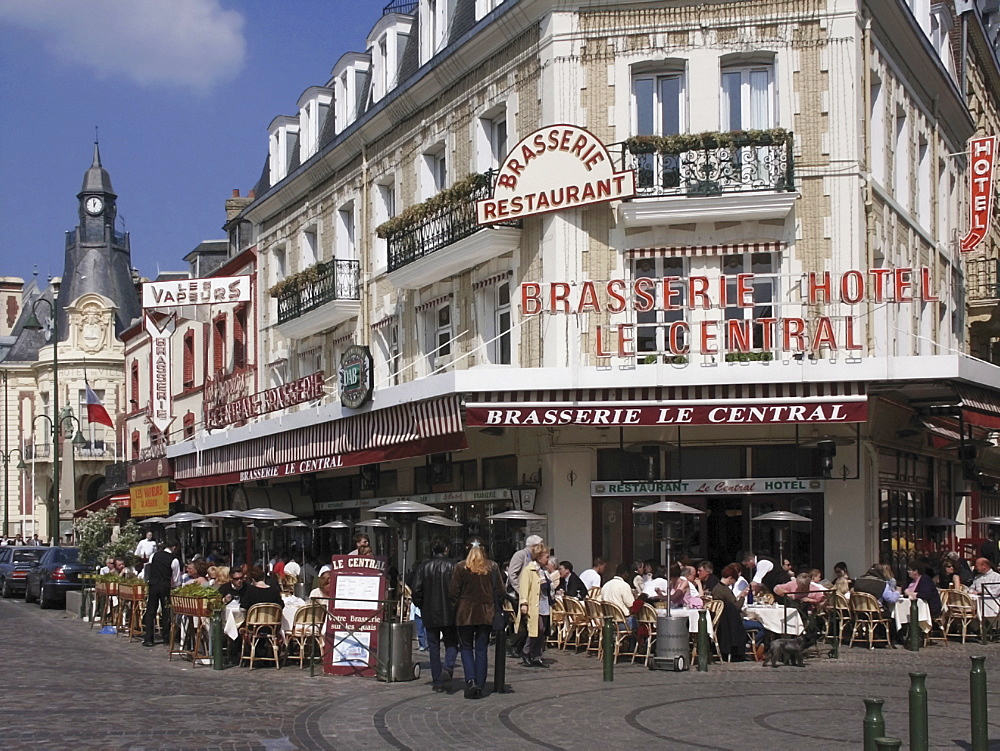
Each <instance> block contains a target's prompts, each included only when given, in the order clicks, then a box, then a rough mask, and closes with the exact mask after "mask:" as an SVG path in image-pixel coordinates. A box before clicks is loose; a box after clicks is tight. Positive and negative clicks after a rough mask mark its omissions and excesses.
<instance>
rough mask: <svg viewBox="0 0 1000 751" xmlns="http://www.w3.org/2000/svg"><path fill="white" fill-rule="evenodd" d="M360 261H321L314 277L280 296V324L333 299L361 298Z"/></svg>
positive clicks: (317, 265) (335, 259)
mask: <svg viewBox="0 0 1000 751" xmlns="http://www.w3.org/2000/svg"><path fill="white" fill-rule="evenodd" d="M359 268H360V267H359V264H358V261H351V260H343V259H337V258H334V259H333V260H332V261H328V262H326V263H318V264H316V268H315V271H316V273H315V275H314V278H313V279H311V280H308V281H303V282H302V283H301V284H300V285H299V286H298V287H297V288H296V289H291V290H289V291H287V292H283V293H282V294H281V295H280V296H279V297H278V323H279V324H282V323H286V322H287V321H291V320H293V319H295V318H298V317H299V316H301V315H304V314H306V313H308V312H309V311H311V310H315V309H316V308H318V307H320V306H321V305H326V303H328V302H333V301H334V300H359V299H360V294H359V292H360V287H359V279H360V276H359Z"/></svg>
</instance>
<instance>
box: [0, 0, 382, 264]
mask: <svg viewBox="0 0 1000 751" xmlns="http://www.w3.org/2000/svg"><path fill="white" fill-rule="evenodd" d="M382 5H383V3H381V2H379V1H378V0H376V2H374V3H365V4H359V3H350V2H345V1H344V0H30V2H29V1H26V0H0V229H2V232H0V276H19V277H22V278H23V279H25V280H26V281H27V280H29V279H30V278H31V275H32V273H33V272H34V270H35V267H37V271H38V274H39V277H40V281H41V282H43V283H44V281H45V279H46V278H47V277H48V276H50V275H51V276H59V275H61V274H62V269H63V264H64V260H65V238H64V233H65V232H66V231H67V230H72V229H73V228H74V227H75V226H76V225H77V223H78V216H77V207H78V204H77V199H76V194H77V193H78V192H79V190H80V187H81V184H82V181H83V174H84V172H85V171H86V170H87V168H88V167H89V166H90V163H91V158H92V156H93V142H94V126H98V127H99V134H100V135H99V137H100V148H101V159H102V162H103V164H104V167H105V169H107V170H108V172H109V174H110V175H111V181H112V185H113V186H114V189H115V192H116V193H117V194H118V229H119V231H121V230H123V229H124V230H126V231H128V232H129V233H130V234H131V245H132V265H133V266H135V267H137V268H138V269H139V271H140V272H141V273H142V274H143V276H147V277H153V276H155V275H156V274H157V272H158V270H163V271H166V270H184V269H186V264H185V263H184V261H183V257H184V256H185V255H186V254H187V253H188V252H190V251H191V250H193V249H194V248H195V246H197V245H198V243H199V242H201V241H202V240H209V239H221V238H224V237H225V233H224V232H223V231H222V225H223V223H224V222H225V200H226V198H228V197H230V196H231V195H232V191H233V189H234V188H239V190H240V193H241V195H246V194H247V192H248V191H249V190H250V189H251V188H252V187H253V186H254V184H256V182H257V180H258V178H259V177H260V174H261V171H262V169H263V166H264V160H265V158H266V156H267V126H268V125H269V124H270V122H271V120H272V119H274V117H276V116H277V115H294V114H297V110H296V106H295V105H296V102H297V100H298V98H299V96H300V95H301V94H302V92H303V91H305V89H307V88H308V87H309V86H316V85H320V86H321V85H325V84H326V83H327V81H328V79H329V73H330V70H331V69H332V68H333V66H334V64H335V63H336V62H337V60H338V59H339V58H340V56H341V55H342V54H343V53H345V52H348V51H364V48H365V38H366V37H367V35H368V32H369V31H370V30H371V28H372V26H373V25H374V24H375V22H376V21H377V20H378V19H379V18H380V17H381V13H382Z"/></svg>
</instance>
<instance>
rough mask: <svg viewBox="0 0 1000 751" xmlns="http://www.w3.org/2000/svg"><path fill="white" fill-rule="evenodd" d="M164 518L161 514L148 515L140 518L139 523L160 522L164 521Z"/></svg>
mask: <svg viewBox="0 0 1000 751" xmlns="http://www.w3.org/2000/svg"><path fill="white" fill-rule="evenodd" d="M165 521H166V519H165V518H164V517H162V516H148V517H146V518H145V519H140V520H139V522H138V523H139V524H160V523H161V522H165Z"/></svg>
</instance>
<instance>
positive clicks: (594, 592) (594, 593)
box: [587, 587, 601, 601]
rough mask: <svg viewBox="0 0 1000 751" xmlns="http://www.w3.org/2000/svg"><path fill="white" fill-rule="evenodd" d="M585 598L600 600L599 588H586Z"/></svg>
mask: <svg viewBox="0 0 1000 751" xmlns="http://www.w3.org/2000/svg"><path fill="white" fill-rule="evenodd" d="M587 599H588V600H598V601H600V599H601V588H600V587H591V588H590V589H588V590H587Z"/></svg>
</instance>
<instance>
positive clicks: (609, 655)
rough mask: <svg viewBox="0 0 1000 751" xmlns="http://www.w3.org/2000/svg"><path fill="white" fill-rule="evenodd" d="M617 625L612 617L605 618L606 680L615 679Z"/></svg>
mask: <svg viewBox="0 0 1000 751" xmlns="http://www.w3.org/2000/svg"><path fill="white" fill-rule="evenodd" d="M614 629H615V624H614V622H613V621H612V620H611V618H610V617H607V616H606V617H605V618H604V628H603V631H604V633H603V638H604V680H605V682H610V681H614V679H615V631H614Z"/></svg>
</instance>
